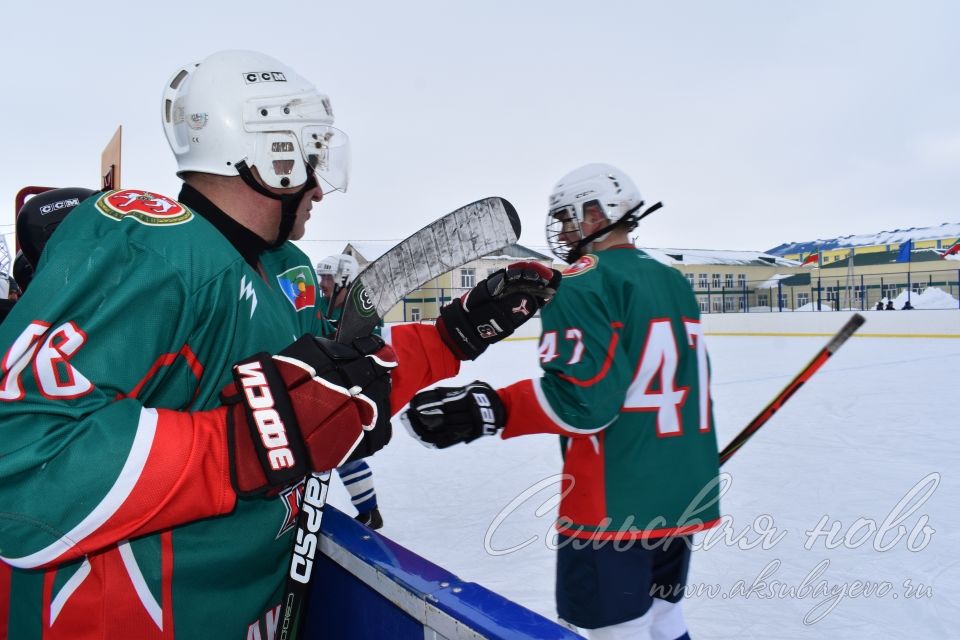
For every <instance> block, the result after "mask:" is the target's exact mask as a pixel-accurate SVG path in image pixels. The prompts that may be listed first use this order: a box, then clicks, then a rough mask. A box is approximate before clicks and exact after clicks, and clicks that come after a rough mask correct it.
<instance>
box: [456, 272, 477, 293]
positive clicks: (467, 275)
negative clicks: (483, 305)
mask: <svg viewBox="0 0 960 640" xmlns="http://www.w3.org/2000/svg"><path fill="white" fill-rule="evenodd" d="M476 284H477V270H476V269H472V268H471V269H460V287H461V288H462V289H472V288H473V287H474V285H476Z"/></svg>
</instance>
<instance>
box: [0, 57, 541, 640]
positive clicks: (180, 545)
mask: <svg viewBox="0 0 960 640" xmlns="http://www.w3.org/2000/svg"><path fill="white" fill-rule="evenodd" d="M161 114H162V119H163V127H164V132H165V133H166V136H167V141H168V142H169V144H170V146H171V148H172V149H173V152H174V155H175V157H176V160H177V165H178V172H177V173H178V176H180V177H181V178H182V179H183V181H184V184H183V187H182V190H181V192H180V196H179V198H178V199H177V200H174V199H172V198H169V197H166V196H162V195H159V194H156V193H151V192H147V191H142V190H138V189H122V190H116V191H104V192H101V193H98V194H94V195H93V196H91V197H89V198H86V199H85V200H83V201H82V202H79V204H77V206H75V207H73V208H72V210H71V211H70V213H69V215H66V216H65V217H64V219H63V221H62V222H61V223H60V224H59V226H57V227H56V229H46V231H49V233H51V234H52V235H50V237H49V240H48V241H47V243H46V246H45V247H44V248H43V249H42V253H40V252H39V251H38V252H37V255H38V256H39V259H38V262H37V264H35V265H32V266H35V267H36V273H35V275H34V278H33V280H32V281H31V284H30V288H29V290H28V291H27V292H26V295H25V296H24V297H23V299H22V300H21V301H20V302H19V303H18V304H17V305H16V306H15V307H14V308H13V310H12V312H11V314H10V315H9V316H8V317H7V319H6V320H5V321H4V322H3V324H2V325H0V344H2V345H4V353H3V356H2V359H0V367H2V368H0V637H3V638H9V639H10V640H40V639H41V638H42V639H44V640H59V639H62V638H70V639H71V640H76V639H79V640H95V639H96V640H103V639H117V640H121V639H122V640H126V639H129V638H136V639H138V640H144V639H162V638H183V639H192V638H213V639H215V640H219V639H223V640H228V639H229V640H241V639H244V638H247V639H251V638H261V639H266V638H271V637H274V633H275V630H276V627H277V622H278V620H279V619H281V594H282V593H284V586H285V581H286V577H287V574H288V570H289V567H290V564H291V563H290V559H291V555H292V549H293V542H292V538H293V531H294V523H295V522H296V520H297V512H298V508H299V504H300V499H299V496H300V492H301V489H300V487H302V486H303V485H302V484H301V483H300V481H301V480H302V479H303V477H304V476H305V475H306V474H308V473H311V472H319V471H328V470H330V469H333V468H335V467H337V466H339V465H342V464H343V463H344V462H347V461H349V460H355V459H359V458H362V457H365V456H368V455H371V454H372V453H374V452H376V451H377V450H379V449H380V448H382V447H383V446H384V445H386V444H387V441H388V440H389V439H390V416H391V415H392V413H393V412H394V411H396V410H398V409H399V408H400V407H402V406H403V405H404V404H405V403H406V402H407V401H408V400H409V399H410V397H411V396H412V395H413V394H414V393H415V392H416V391H417V390H418V389H420V388H423V387H425V386H426V385H429V384H431V383H433V382H436V381H438V380H440V379H443V378H445V377H448V376H451V375H454V374H456V372H457V371H458V370H459V364H460V361H461V360H463V359H466V358H472V357H476V356H478V355H479V354H480V353H481V352H482V351H483V349H484V348H485V347H486V346H487V345H488V344H491V343H493V342H496V341H497V340H500V339H502V338H503V337H505V336H507V335H509V334H510V332H511V331H512V330H513V329H515V328H516V327H517V326H519V325H520V324H522V323H523V322H524V321H526V320H527V316H525V315H518V314H515V313H513V312H512V309H513V308H514V307H516V306H517V305H518V304H526V305H527V306H529V307H531V308H533V309H537V308H539V307H540V306H541V305H542V304H544V303H545V302H546V301H547V300H549V299H550V297H551V296H552V294H553V292H554V288H555V287H556V284H557V283H556V281H553V279H552V275H553V274H552V273H551V272H550V270H546V271H547V272H546V273H544V272H541V271H539V270H538V267H539V265H533V266H530V265H527V264H525V263H522V264H518V265H513V266H512V267H511V268H510V269H507V270H505V271H500V272H498V273H495V274H493V275H491V276H490V277H489V278H487V279H486V280H484V281H482V282H480V283H478V285H477V287H475V288H474V289H473V290H472V291H471V292H469V294H468V295H467V296H466V299H467V301H468V303H464V302H461V301H458V303H457V304H456V305H451V307H455V308H453V309H451V310H448V312H447V314H446V316H445V319H444V321H442V322H439V323H438V324H437V325H436V326H433V325H406V326H398V327H396V328H395V330H394V331H393V332H392V335H391V336H388V342H389V343H390V344H387V343H385V342H384V340H381V339H380V338H377V337H376V336H365V337H361V338H358V339H357V340H355V341H354V342H352V343H350V344H341V343H338V342H335V341H333V340H331V339H329V338H331V337H333V336H332V332H331V328H330V326H329V324H327V323H326V322H325V321H324V320H323V318H322V316H321V315H320V314H318V313H317V307H316V303H317V283H316V278H315V276H314V271H313V267H312V266H311V265H310V262H309V259H308V258H307V256H306V255H305V254H304V253H303V252H302V251H300V250H299V249H298V248H297V247H296V246H295V245H294V244H292V243H291V242H289V241H288V239H298V238H300V237H301V236H302V235H303V232H304V225H305V223H306V221H307V219H308V218H309V217H310V213H311V207H312V205H313V204H314V203H318V202H320V201H321V199H322V198H323V197H324V192H325V191H332V190H334V189H339V190H344V189H345V187H346V178H347V163H346V157H347V153H346V151H347V149H348V143H347V138H346V135H345V134H344V133H343V132H342V131H340V130H338V129H335V128H334V127H333V126H332V125H333V112H332V109H331V106H330V100H329V98H328V97H327V96H325V95H323V94H322V93H320V92H318V91H317V89H316V88H315V87H314V86H313V85H312V84H310V83H309V82H307V81H306V80H305V79H304V78H302V77H301V76H299V75H298V74H297V73H296V72H295V71H294V70H293V69H291V68H289V67H288V66H286V65H284V64H283V63H281V62H279V61H277V60H274V59H273V58H270V57H268V56H265V55H263V54H260V53H256V52H250V51H223V52H219V53H215V54H213V55H211V56H209V57H208V58H206V59H205V60H203V61H202V62H200V63H198V64H193V65H189V66H187V67H184V68H182V69H179V70H178V71H177V72H176V73H175V74H174V75H173V76H172V77H171V78H170V80H169V81H168V83H167V84H166V85H165V87H164V95H163V99H162V106H161ZM31 206H32V205H31V201H28V202H27V204H26V205H25V208H29V207H31ZM21 215H22V214H21ZM45 233H46V232H45ZM557 280H559V274H557ZM467 309H469V311H467ZM492 320H496V321H497V322H498V324H499V326H500V327H501V328H502V331H501V332H499V333H496V334H489V333H485V334H484V335H483V336H481V335H479V333H478V332H477V326H486V325H487V324H489V322H490V321H492ZM398 362H399V364H398ZM11 567H12V570H11Z"/></svg>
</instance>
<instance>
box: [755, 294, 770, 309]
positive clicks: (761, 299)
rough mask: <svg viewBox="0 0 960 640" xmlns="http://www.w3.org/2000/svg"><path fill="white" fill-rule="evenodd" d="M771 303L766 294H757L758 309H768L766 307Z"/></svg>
mask: <svg viewBox="0 0 960 640" xmlns="http://www.w3.org/2000/svg"><path fill="white" fill-rule="evenodd" d="M769 301H770V298H768V297H767V294H765V293H758V294H757V306H758V307H766V306H767V305H768V304H769Z"/></svg>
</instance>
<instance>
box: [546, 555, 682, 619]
mask: <svg viewBox="0 0 960 640" xmlns="http://www.w3.org/2000/svg"><path fill="white" fill-rule="evenodd" d="M690 538H691V537H690V536H683V537H677V538H662V539H659V540H651V541H648V542H647V543H646V544H641V542H640V541H634V542H633V544H632V545H629V546H628V544H629V543H628V542H627V541H622V542H619V543H617V545H614V543H613V542H612V541H607V542H606V543H605V544H603V545H601V544H600V542H597V541H589V540H578V539H575V538H567V537H564V536H559V539H558V542H557V544H558V546H559V547H560V548H559V549H558V550H557V613H558V614H559V615H560V617H561V618H563V619H564V620H566V621H567V622H570V623H571V624H574V625H576V626H578V627H582V628H584V629H597V628H599V627H606V626H610V625H613V624H619V623H621V622H626V621H627V620H633V619H634V618H639V617H640V616H642V615H643V614H645V613H646V612H647V610H649V609H650V606H651V605H652V604H653V599H654V598H655V597H656V598H660V599H662V600H666V601H668V602H679V601H680V599H681V598H682V597H683V588H684V587H685V586H686V584H687V570H688V569H689V567H690V543H691V539H690ZM651 547H655V548H651Z"/></svg>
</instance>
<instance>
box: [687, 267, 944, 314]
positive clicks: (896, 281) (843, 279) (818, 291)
mask: <svg viewBox="0 0 960 640" xmlns="http://www.w3.org/2000/svg"><path fill="white" fill-rule="evenodd" d="M688 280H693V282H691V286H692V287H693V290H694V293H695V294H696V296H697V300H698V301H699V303H700V311H701V312H702V313H750V312H760V313H770V312H784V311H841V310H852V309H855V310H860V311H865V310H870V309H876V308H877V305H878V303H881V304H882V306H883V307H884V308H885V309H887V308H895V309H901V308H902V307H903V306H906V302H910V303H911V304H910V305H909V306H908V308H917V303H919V302H920V300H917V299H914V298H920V297H921V296H922V295H923V294H925V293H928V292H930V290H933V289H937V290H939V291H941V292H942V294H940V295H937V296H936V297H937V300H936V302H937V304H936V306H935V307H927V308H941V309H942V308H952V309H960V269H958V270H957V271H952V270H951V271H944V270H940V271H903V272H889V273H870V274H867V273H859V274H856V273H855V274H852V275H851V274H847V273H840V274H834V273H829V272H828V273H825V274H824V273H813V274H792V275H788V276H784V277H782V278H779V279H778V278H769V279H767V280H763V281H751V280H740V281H738V282H737V283H735V284H734V283H730V284H732V285H733V286H729V287H728V286H720V287H713V286H711V284H712V280H711V281H708V282H706V283H703V282H700V281H698V280H697V279H692V278H688ZM701 284H705V285H706V286H698V285H701ZM906 292H909V294H907V298H906V301H901V302H900V304H899V306H892V307H891V306H890V305H888V304H887V303H888V302H892V301H894V300H895V299H896V298H898V297H899V296H901V294H904V293H906ZM947 296H949V298H952V301H951V300H950V299H948V298H947Z"/></svg>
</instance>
